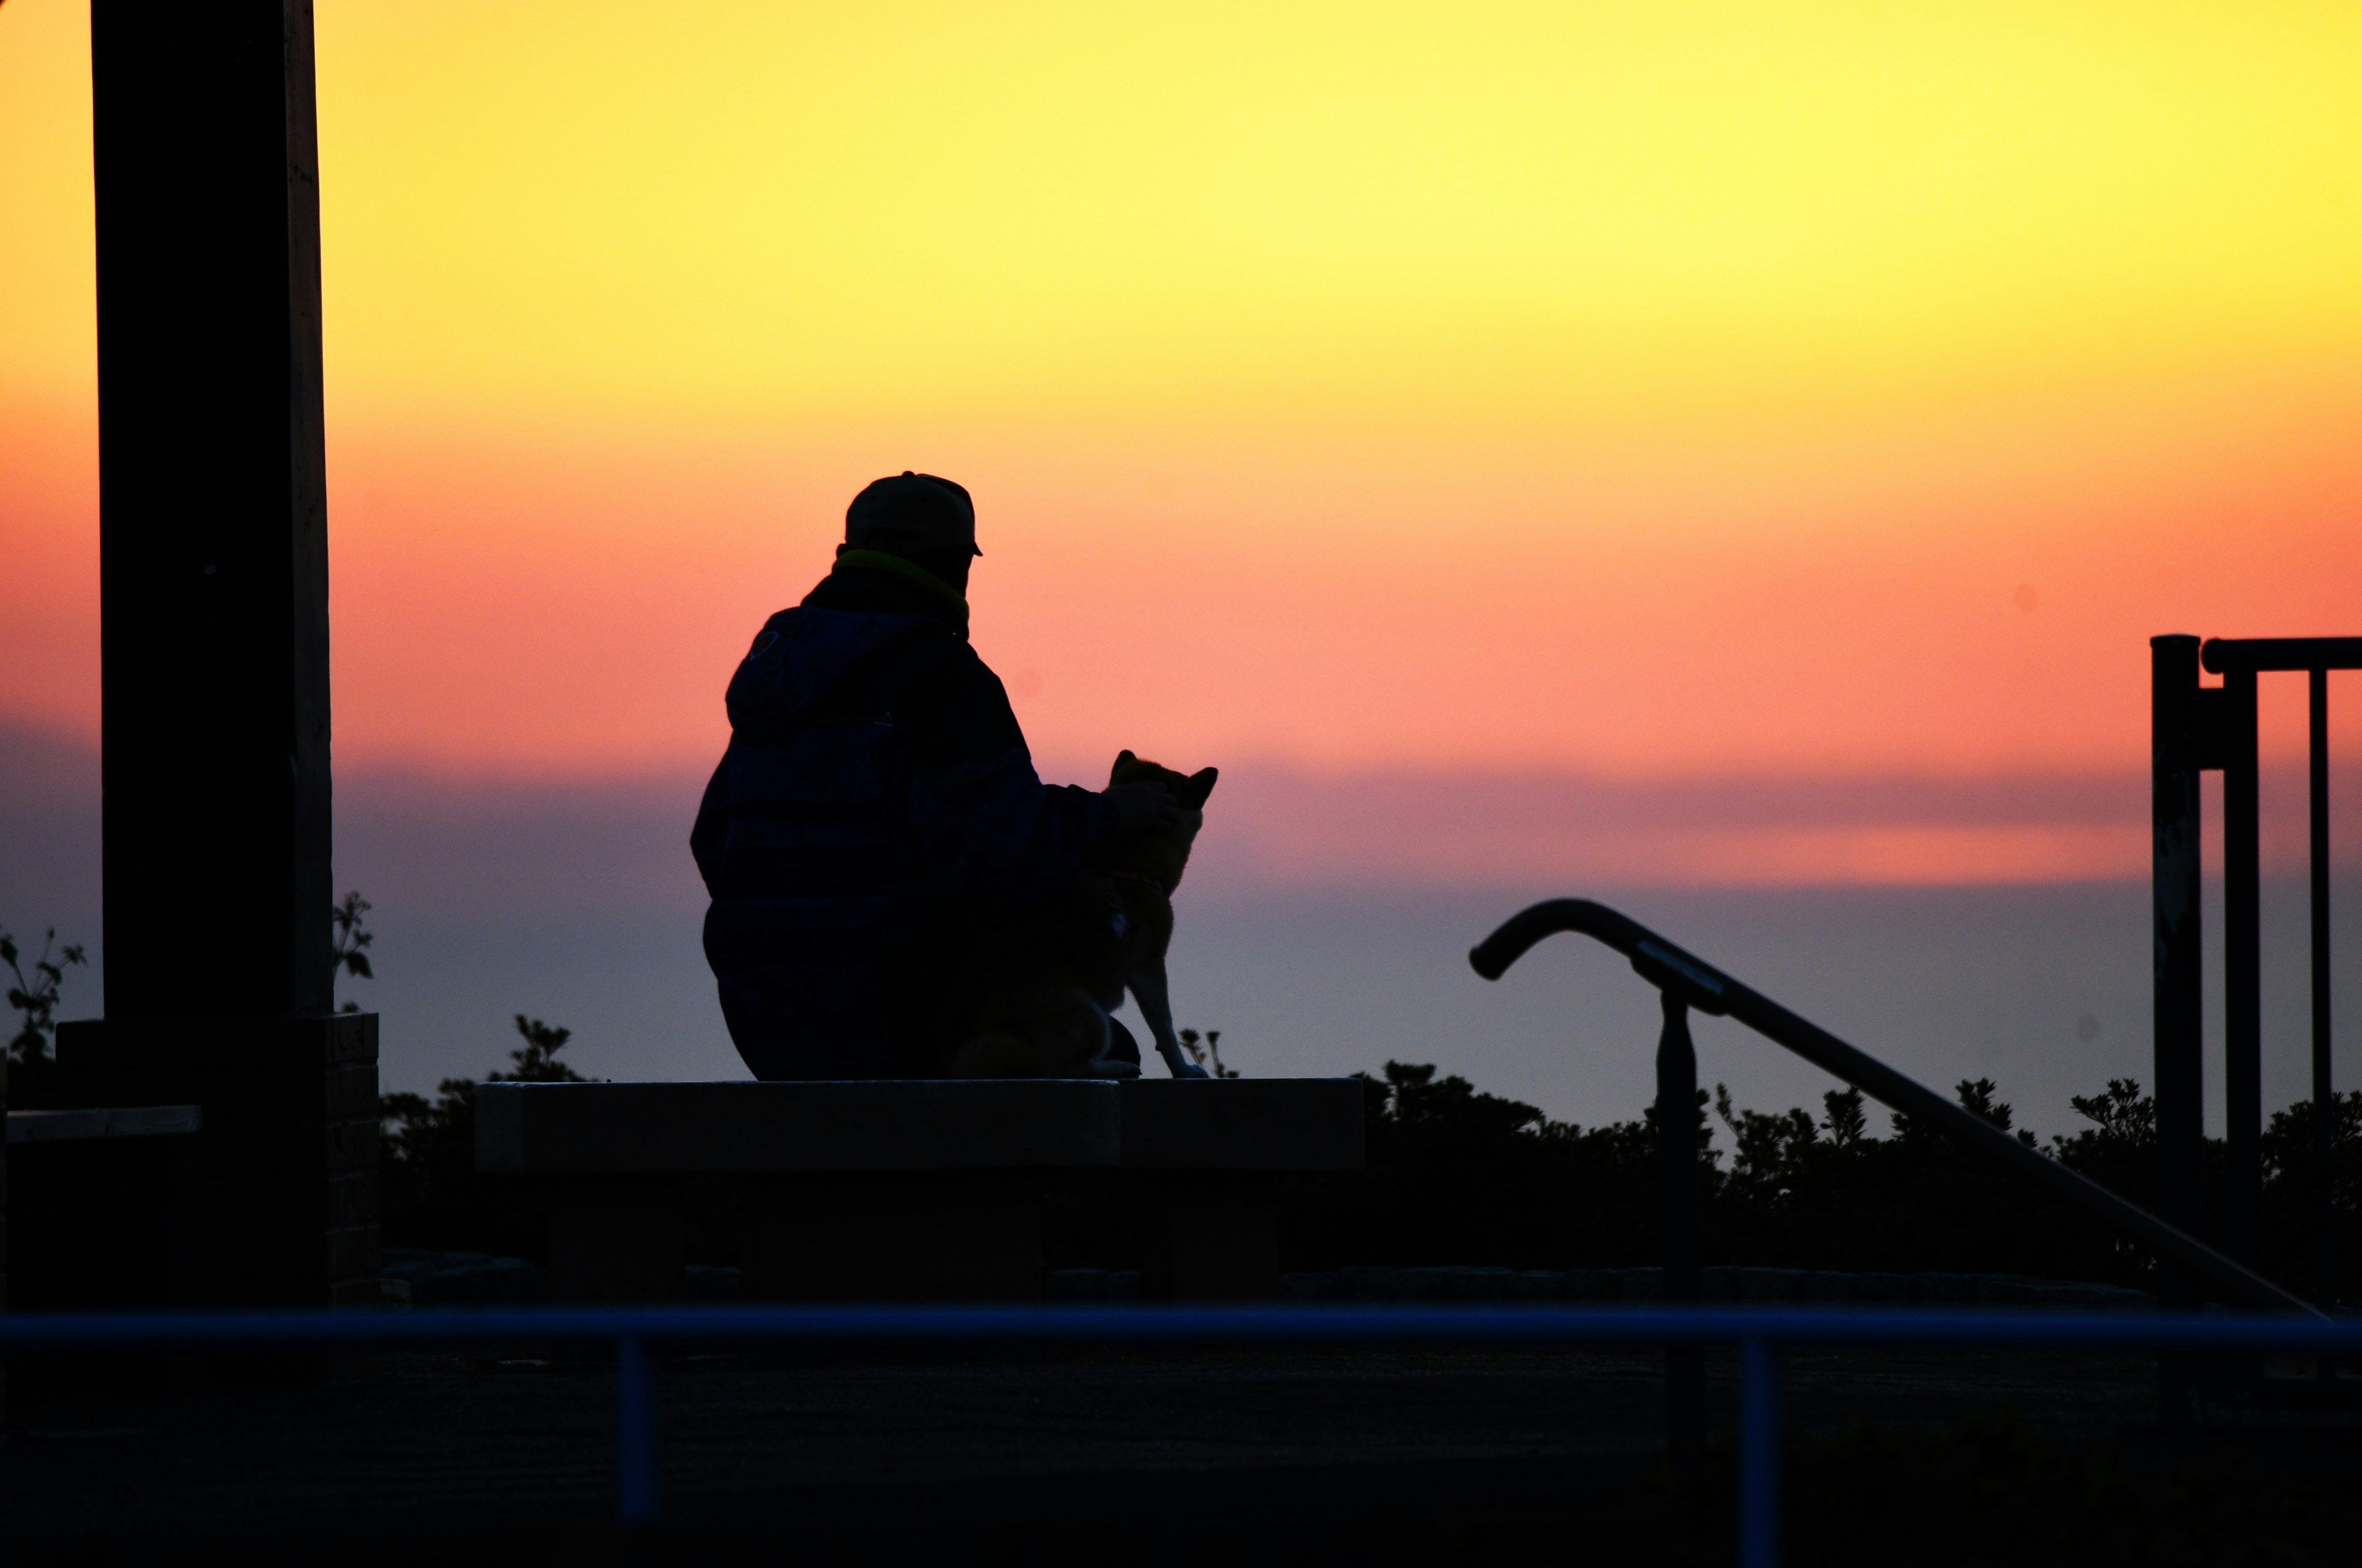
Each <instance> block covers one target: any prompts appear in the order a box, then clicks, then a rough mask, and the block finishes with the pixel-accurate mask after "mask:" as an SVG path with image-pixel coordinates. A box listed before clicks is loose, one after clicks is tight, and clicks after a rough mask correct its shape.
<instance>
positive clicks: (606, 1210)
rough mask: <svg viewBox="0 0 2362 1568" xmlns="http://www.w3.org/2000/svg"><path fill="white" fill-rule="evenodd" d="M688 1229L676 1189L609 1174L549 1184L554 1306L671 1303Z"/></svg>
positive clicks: (678, 1290)
mask: <svg viewBox="0 0 2362 1568" xmlns="http://www.w3.org/2000/svg"><path fill="white" fill-rule="evenodd" d="M687 1237H688V1231H687V1226H686V1225H685V1223H684V1221H683V1219H682V1213H681V1205H680V1195H679V1184H678V1183H676V1182H672V1181H668V1180H665V1179H663V1178H660V1177H653V1178H652V1177H632V1176H609V1177H594V1178H590V1179H577V1180H573V1181H567V1182H561V1183H557V1184H555V1185H554V1186H553V1187H552V1188H551V1193H550V1205H549V1293H550V1296H551V1298H552V1299H554V1300H557V1301H576V1302H580V1301H678V1300H679V1299H680V1298H681V1296H682V1293H683V1285H684V1275H683V1272H682V1265H683V1264H684V1263H685V1262H686V1252H687Z"/></svg>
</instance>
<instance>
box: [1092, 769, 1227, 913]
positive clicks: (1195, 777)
mask: <svg viewBox="0 0 2362 1568" xmlns="http://www.w3.org/2000/svg"><path fill="white" fill-rule="evenodd" d="M1220 777H1221V774H1220V770H1219V769H1216V768H1212V767H1201V768H1199V769H1198V771H1197V772H1195V773H1176V772H1175V771H1174V770H1173V769H1172V768H1170V767H1158V766H1157V765H1156V764H1155V763H1153V762H1148V761H1144V760H1142V758H1140V757H1137V756H1133V755H1132V754H1131V752H1129V751H1126V752H1122V753H1120V754H1118V756H1116V759H1115V767H1113V768H1111V769H1109V772H1108V783H1109V786H1110V787H1113V786H1115V785H1118V784H1156V785H1161V786H1163V787H1164V790H1165V791H1166V792H1167V793H1169V794H1170V795H1171V796H1172V797H1173V799H1174V801H1175V803H1176V804H1177V805H1179V806H1180V808H1181V811H1182V813H1183V814H1182V818H1181V826H1180V827H1178V828H1176V829H1175V830H1174V831H1173V832H1171V833H1150V834H1141V835H1140V836H1139V837H1137V838H1135V839H1132V840H1130V841H1128V842H1127V844H1126V845H1125V849H1124V854H1125V855H1126V856H1128V857H1129V858H1131V860H1132V861H1134V862H1135V864H1134V865H1133V867H1131V868H1132V869H1134V870H1137V871H1138V872H1139V873H1140V874H1141V875H1142V876H1144V877H1151V878H1155V880H1156V881H1157V882H1159V883H1160V884H1162V885H1163V887H1164V890H1165V891H1166V892H1167V893H1170V892H1171V891H1172V890H1173V889H1175V888H1177V887H1179V886H1180V885H1181V868H1182V867H1185V866H1187V864H1188V863H1189V845H1191V844H1192V843H1194V842H1195V841H1196V840H1197V837H1198V827H1199V826H1200V825H1201V824H1202V823H1204V822H1205V815H1204V812H1205V809H1206V797H1207V796H1209V795H1210V794H1212V793H1213V792H1214V781H1215V780H1216V779H1217V778H1220Z"/></svg>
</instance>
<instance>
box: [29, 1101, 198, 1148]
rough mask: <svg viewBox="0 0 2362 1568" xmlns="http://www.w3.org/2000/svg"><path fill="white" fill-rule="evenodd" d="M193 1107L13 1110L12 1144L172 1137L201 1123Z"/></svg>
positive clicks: (140, 1106) (158, 1106) (149, 1106)
mask: <svg viewBox="0 0 2362 1568" xmlns="http://www.w3.org/2000/svg"><path fill="white" fill-rule="evenodd" d="M203 1120H204V1119H203V1117H202V1116H200V1114H199V1113H198V1110H197V1108H196V1107H195V1106H193V1105H135V1106H120V1107H111V1108H106V1109H101V1110H12V1111H10V1112H9V1113H8V1142H10V1143H83V1142H85V1141H87V1140H90V1139H93V1138H171V1137H177V1136H179V1135H181V1134H182V1133H187V1132H196V1131H197V1130H198V1128H199V1125H200V1124H201V1122H202V1121H203Z"/></svg>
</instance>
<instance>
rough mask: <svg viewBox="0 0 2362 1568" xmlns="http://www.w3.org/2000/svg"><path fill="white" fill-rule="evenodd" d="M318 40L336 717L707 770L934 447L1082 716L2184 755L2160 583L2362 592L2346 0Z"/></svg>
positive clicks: (37, 480) (80, 206)
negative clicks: (2160, 689) (2153, 698)
mask: <svg viewBox="0 0 2362 1568" xmlns="http://www.w3.org/2000/svg"><path fill="white" fill-rule="evenodd" d="M85 28H86V6H84V5H83V3H82V0H9V3H8V4H7V5H6V6H5V7H0V543H5V545H6V547H7V548H8V550H9V551H10V552H11V553H12V555H13V557H14V558H15V559H17V561H18V562H19V563H20V564H19V567H18V580H19V581H20V582H22V583H25V584H27V585H28V590H20V592H26V593H27V595H28V597H29V598H31V599H33V600H35V601H37V602H35V603H33V604H31V605H30V606H28V607H27V608H26V609H25V610H24V611H23V613H20V614H19V616H18V617H17V621H16V623H15V624H14V625H13V626H12V627H11V628H9V629H6V630H0V655H5V656H6V657H8V658H9V659H10V660H11V661H12V662H13V665H14V667H15V668H17V669H19V670H29V671H33V672H35V675H36V678H35V679H30V680H28V681H25V682H21V683H20V690H18V691H17V693H13V694H10V695H7V696H6V698H5V699H0V713H6V714H10V715H14V716H17V717H30V718H36V719H39V720H41V721H43V722H52V723H67V724H69V725H72V726H75V727H88V725H89V723H90V721H91V720H92V718H93V717H94V702H95V672H94V663H93V657H94V625H95V620H94V616H95V588H94V584H95V577H94V560H95V556H94V542H93V541H94V519H95V506H94V477H93V474H94V469H93V465H92V463H91V459H90V443H91V439H92V437H91V429H92V424H91V415H90V412H89V411H90V408H91V405H92V402H93V392H92V385H93V369H92V349H91V337H92V331H93V328H92V308H91V301H90V290H91V263H90V245H91V233H90V199H89V189H88V182H89V152H88V118H87V116H88V113H89V106H88V74H87V69H88V68H87V47H88V46H87V37H86V30H85ZM318 40H319V73H320V94H321V101H320V127H321V160H322V168H323V171H324V172H323V226H324V248H325V256H326V264H325V276H326V302H325V303H326V350H327V363H328V396H329V415H330V442H331V472H330V485H331V515H332V519H333V522H334V526H335V527H336V529H337V535H336V541H337V542H336V545H335V561H336V570H337V625H338V628H339V645H338V654H337V658H338V666H337V668H338V677H337V679H338V693H337V704H338V708H337V726H338V735H339V742H338V744H339V751H340V756H374V757H380V758H387V759H395V760H399V759H402V758H405V757H410V758H417V757H427V758H432V759H434V760H436V761H437V762H438V763H439V764H441V765H447V766H451V767H474V766H502V767H535V766H546V767H566V768H574V769H584V768H589V769H596V768H599V767H621V766H625V765H632V766H638V765H642V764H645V763H646V762H648V761H651V760H658V761H661V760H667V759H675V758H679V757H687V756H695V755H700V754H701V752H702V751H703V750H704V749H706V748H708V747H710V746H711V745H713V744H715V733H716V732H715V723H716V720H717V713H716V712H715V708H716V705H715V703H714V702H713V701H712V690H718V686H719V684H720V680H721V679H722V678H723V675H724V674H726V669H727V666H728V663H729V660H730V658H731V657H733V655H734V650H735V649H736V648H737V647H739V646H743V643H744V641H745V636H746V635H747V634H748V633H749V632H750V631H751V629H752V625H753V624H756V623H758V622H759V620H760V618H761V615H762V613H764V612H765V611H766V610H767V609H769V608H772V607H775V606H776V604H777V603H778V602H785V601H786V600H787V599H789V598H791V597H793V595H794V594H795V593H797V592H800V590H801V586H802V582H803V581H804V580H808V579H809V577H810V576H811V572H812V571H813V570H814V569H816V567H817V565H818V564H819V563H820V562H822V561H824V559H825V553H826V546H827V540H828V537H829V532H830V528H831V527H832V525H833V519H834V517H835V515H836V513H837V511H838V509H840V508H841V507H842V504H843V500H844V497H845V496H847V495H849V494H850V493H851V491H853V490H854V489H855V488H857V487H858V485H859V483H860V482H862V481H863V480H866V479H867V478H869V477H871V476H872V475H873V474H874V473H876V472H879V471H886V470H889V469H900V468H903V467H911V466H916V467H922V468H929V467H932V468H935V469H941V470H944V471H949V472H952V473H954V474H955V477H962V478H964V479H966V480H968V481H969V482H971V484H972V486H973V487H974V488H976V489H977V493H978V495H979V497H980V500H981V502H982V504H983V506H984V509H985V517H986V521H987V527H988V543H987V549H988V563H987V575H986V576H985V577H983V578H980V579H979V611H978V616H979V619H978V627H979V637H980V639H985V646H986V651H987V653H988V656H990V657H995V658H996V660H997V661H999V662H1003V663H1011V664H1012V665H1014V664H1021V665H1022V666H1023V667H1024V668H1028V669H1032V670H1033V671H1035V672H1036V689H1037V690H1039V692H1040V696H1039V697H1037V698H1033V699H1031V700H1029V703H1027V704H1021V706H1023V707H1025V708H1026V713H1025V716H1026V719H1027V723H1028V724H1029V726H1030V727H1032V730H1033V731H1034V733H1035V734H1036V735H1037V737H1046V740H1047V742H1048V744H1049V745H1052V747H1053V748H1054V749H1057V748H1064V749H1069V750H1072V751H1074V752H1076V753H1077V754H1080V753H1085V752H1096V751H1097V750H1098V749H1099V739H1100V738H1101V737H1102V736H1103V734H1105V733H1106V732H1108V731H1109V727H1110V726H1112V725H1119V724H1121V723H1127V722H1137V723H1142V724H1146V725H1150V726H1152V727H1153V726H1154V725H1159V724H1162V725H1164V726H1166V733H1167V734H1169V735H1170V737H1171V744H1172V745H1175V746H1176V747H1180V746H1186V747H1188V748H1190V749H1191V752H1192V755H1198V754H1203V755H1207V756H1211V755H1214V754H1217V753H1219V754H1221V755H1225V756H1234V755H1238V754H1239V753H1240V752H1242V751H1253V752H1255V753H1257V754H1260V755H1276V756H1290V757H1294V758H1297V759H1298V760H1303V761H1308V762H1314V763H1318V764H1320V765H1323V766H1352V765H1359V764H1365V763H1383V762H1401V761H1411V762H1417V763H1419V764H1421V765H1433V766H1452V765H1462V764H1466V765H1477V764H1485V765H1491V764H1497V763H1518V764H1526V763H1547V764H1550V765H1552V766H1567V767H1596V768H1604V769H1608V770H1613V771H1621V772H1627V773H1635V772H1637V773H1648V772H1650V771H1660V772H1662V771H1683V770H1692V771H1694V770H1698V769H1716V768H1725V769H1727V768H1730V767H1771V768H1785V769H1791V770H1794V769H1798V768H1805V769H1809V768H1812V767H1926V768H1937V769H1943V768H1994V767H2000V768H2007V767H2096V766H2111V767H2113V766H2119V765H2132V766H2137V763H2138V759H2139V756H2140V752H2139V742H2140V735H2141V734H2142V725H2143V724H2144V723H2145V713H2146V710H2145V708H2144V707H2142V705H2141V701H2140V692H2139V688H2138V679H2139V674H2138V672H2139V668H2140V662H2139V657H2140V639H2141V638H2143V637H2145V636H2146V635H2147V634H2148V633H2150V632H2153V631H2163V630H2177V629H2179V630H2192V631H2199V632H2224V633H2235V634H2246V633H2263V632H2281V633H2290V634H2296V633H2309V632H2323V631H2343V632H2351V631H2353V630H2355V629H2356V628H2355V627H2354V626H2352V625H2351V624H2345V622H2343V621H2341V619H2340V617H2341V616H2350V614H2351V606H2353V605H2354V604H2356V603H2362V593H2357V592H2356V591H2355V590H2356V588H2362V544H2357V543H2356V541H2357V540H2358V539H2362V452H2357V442H2356V418H2357V417H2362V9H2357V8H2356V7H2354V6H2350V5H2343V6H2331V5H2264V4H2240V5H2232V4H2215V5H2162V4H2142V5H2135V4H2100V3H2089V0H2047V3H2043V4H2025V5H2005V4H1986V5H1943V4H1932V3H1927V4H1910V5H1900V4H1898V5H1869V4H1844V5H1834V4H1832V5H1788V6H1774V5H1761V4H1755V5H1743V4H1670V3H1669V4H1664V5H1657V6H1629V5H1621V6H1605V5H1600V6H1570V5H1553V6H1509V5H1475V4H1463V5H1458V6H1383V5H1372V4H1359V5H1353V6H1284V5H1274V4H1269V3H1264V4H1258V5H1254V6H1192V7H1186V8H1175V7H1162V8H1153V7H1146V6H1134V7H1119V6H1104V5H1079V4H1077V5H1001V6H977V5H932V6H925V5H885V4H863V5H859V6H850V5H848V6H781V5H777V4H772V3H754V0H746V3H738V0H701V3H700V4H697V5H693V6H668V7H659V6H645V5H639V6H624V5H616V4H605V3H581V0H570V3H568V4H566V5H557V4H554V3H542V0H501V3H500V4H494V5H486V4H482V3H480V0H477V3H473V4H457V3H451V0H412V3H407V4H402V5H395V4H377V3H362V0H320V5H319V7H318ZM996 541H998V547H996ZM1341 550H1342V551H1345V552H1347V553H1348V556H1349V558H1348V559H1346V560H1344V561H1342V562H1341V561H1340V559H1339V552H1340V551H1341ZM2021 589H2031V590H2033V591H2034V592H2035V598H2034V602H2035V603H2036V605H2038V606H2039V608H2038V610H2027V609H2025V608H2024V604H2025V597H2024V595H2022V594H2020V592H2019V590H2021ZM585 626H593V627H596V628H598V632H597V635H595V636H593V637H590V638H589V639H588V640H589V641H590V643H591V644H593V645H594V646H592V647H590V649H589V650H588V651H585V650H584V648H583V646H582V645H583V643H584V641H585V638H584V635H583V634H582V632H581V628H583V627H585ZM1176 638H1180V639H1183V640H1185V641H1186V642H1187V645H1188V646H1189V650H1190V651H1189V654H1188V657H1186V658H1185V659H1181V660H1177V661H1176V660H1174V659H1172V658H1170V657H1167V656H1166V651H1167V650H1170V649H1171V648H1172V647H1173V646H1175V639H1176ZM991 639H998V641H997V642H996V641H992V640H991ZM1767 648H1774V649H1777V650H1778V651H1777V653H1776V654H1775V655H1767V653H1766V652H1765V650H1766V649H1767ZM586 659H588V660H590V661H591V664H592V666H594V667H595V668H596V670H597V679H595V680H590V681H589V682H587V683H586V682H585V680H584V671H585V665H584V662H583V661H584V660H586ZM1511 667H1513V668H1518V669H1519V670H1520V671H1522V672H1524V673H1522V674H1521V675H1520V676H1519V678H1518V685H1517V688H1516V689H1515V690H1511V691H1508V692H1506V693H1505V692H1504V691H1503V690H1501V686H1502V682H1501V679H1500V671H1501V670H1502V669H1503V668H1511ZM430 671H431V673H427V672H430ZM2036 684H2039V685H2040V686H2041V687H2042V689H2043V690H2046V691H2047V692H2048V693H2049V699H2048V701H2046V702H2044V703H2041V704H2034V703H2029V702H2026V701H2024V700H2023V698H2022V695H2021V690H2022V689H2023V688H2025V687H2028V686H2032V685H2036ZM463 690H464V695H462V694H461V693H462V692H463ZM1308 690H1317V691H1318V692H1319V701H1316V702H1308V701H1307V700H1306V696H1305V694H1306V692H1307V691H1308ZM1669 714H1677V715H1679V719H1678V722H1676V721H1675V720H1673V719H1670V718H1668V716H1667V715H1669ZM521 715H529V717H520V716H521Z"/></svg>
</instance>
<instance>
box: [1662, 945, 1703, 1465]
mask: <svg viewBox="0 0 2362 1568" xmlns="http://www.w3.org/2000/svg"><path fill="white" fill-rule="evenodd" d="M1659 1000H1660V1001H1661V1003H1662V1005H1663V1008H1664V1014H1665V1026H1664V1030H1663V1032H1661V1033H1660V1034H1659V1035H1658V1037H1657V1213H1658V1222H1659V1226H1660V1229H1661V1233H1662V1240H1663V1246H1664V1252H1663V1257H1662V1264H1663V1275H1662V1278H1663V1281H1664V1286H1663V1292H1662V1294H1663V1298H1664V1300H1665V1301H1666V1302H1668V1303H1669V1304H1670V1303H1676V1302H1678V1303H1684V1304H1686V1303H1693V1302H1695V1301H1696V1300H1697V1299H1698V1168H1697V1167H1698V1104H1697V1051H1696V1048H1695V1047H1694V1045H1693V1044H1692V1043H1691V1042H1690V1010H1689V1004H1688V1003H1687V1002H1686V1001H1684V1000H1683V999H1682V997H1681V995H1680V993H1679V992H1677V991H1676V990H1674V989H1673V988H1672V987H1666V988H1664V989H1663V990H1661V992H1660V993H1659ZM1704 1447H1705V1361H1704V1359H1703V1356H1702V1353H1701V1352H1700V1351H1699V1349H1698V1347H1697V1346H1696V1345H1694V1344H1676V1345H1667V1346H1666V1347H1665V1449H1666V1452H1668V1453H1670V1454H1672V1456H1673V1457H1675V1458H1677V1459H1679V1458H1686V1457H1689V1456H1691V1455H1694V1454H1695V1453H1697V1452H1698V1451H1699V1450H1701V1449H1702V1448H1704Z"/></svg>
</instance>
